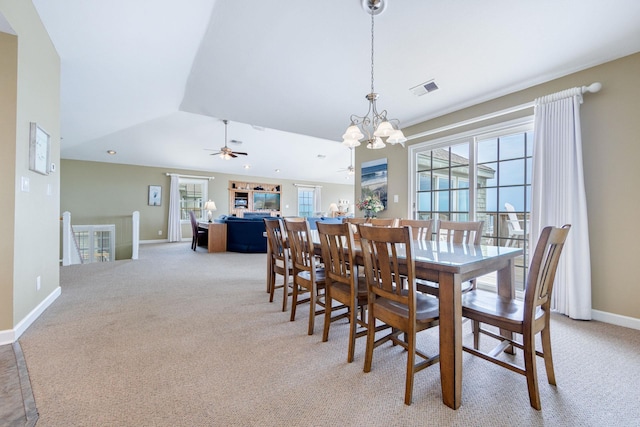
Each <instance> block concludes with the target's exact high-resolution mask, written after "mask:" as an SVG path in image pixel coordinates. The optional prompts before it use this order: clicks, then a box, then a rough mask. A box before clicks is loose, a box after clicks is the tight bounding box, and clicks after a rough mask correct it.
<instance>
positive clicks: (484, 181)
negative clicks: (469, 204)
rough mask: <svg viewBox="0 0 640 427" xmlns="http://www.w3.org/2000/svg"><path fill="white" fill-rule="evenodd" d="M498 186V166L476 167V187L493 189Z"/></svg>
mask: <svg viewBox="0 0 640 427" xmlns="http://www.w3.org/2000/svg"><path fill="white" fill-rule="evenodd" d="M496 185H498V164H497V163H487V164H485V165H478V187H495V186H496Z"/></svg>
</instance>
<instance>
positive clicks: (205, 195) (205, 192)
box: [178, 177, 209, 224]
mask: <svg viewBox="0 0 640 427" xmlns="http://www.w3.org/2000/svg"><path fill="white" fill-rule="evenodd" d="M183 184H201V185H202V206H201V207H200V212H201V214H200V216H199V217H198V216H197V215H196V219H197V220H202V221H205V220H206V219H207V218H206V212H205V210H204V204H205V202H206V201H207V200H209V179H207V178H187V177H178V192H179V191H180V188H181V187H182V185H183ZM183 200H184V199H183V198H182V194H180V223H181V224H186V223H190V222H191V220H190V218H189V217H188V216H187V218H186V219H184V218H182V212H183V211H184V210H185V209H187V208H186V207H185V208H183V207H182V206H183Z"/></svg>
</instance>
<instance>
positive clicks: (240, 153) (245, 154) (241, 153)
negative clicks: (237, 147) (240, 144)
mask: <svg viewBox="0 0 640 427" xmlns="http://www.w3.org/2000/svg"><path fill="white" fill-rule="evenodd" d="M232 153H233V154H239V155H241V156H248V154H247V153H243V152H242V151H232Z"/></svg>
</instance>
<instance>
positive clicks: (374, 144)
mask: <svg viewBox="0 0 640 427" xmlns="http://www.w3.org/2000/svg"><path fill="white" fill-rule="evenodd" d="M384 147H385V145H384V142H383V141H382V138H380V137H379V136H376V138H375V139H374V140H369V143H368V144H367V148H368V149H370V150H379V149H381V148H384Z"/></svg>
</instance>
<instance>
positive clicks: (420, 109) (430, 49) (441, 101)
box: [33, 0, 640, 183]
mask: <svg viewBox="0 0 640 427" xmlns="http://www.w3.org/2000/svg"><path fill="white" fill-rule="evenodd" d="M33 2H34V4H35V6H36V8H37V10H38V13H39V14H40V16H41V18H42V20H43V22H44V25H45V27H46V28H47V30H48V32H49V34H50V36H51V38H52V40H53V43H54V45H55V46H56V49H57V50H58V53H59V54H60V57H61V64H62V82H61V98H62V101H61V102H62V105H61V115H62V124H61V125H62V136H63V137H64V140H63V141H62V147H61V155H62V157H63V158H69V159H85V160H95V161H105V162H119V163H130V164H142V165H150V166H161V167H175V168H185V169H192V170H202V171H210V172H216V171H217V172H221V173H237V174H248V173H251V174H252V175H255V176H262V177H272V176H275V172H274V171H275V169H280V170H281V173H279V174H278V177H280V178H283V177H284V178H290V179H297V180H309V181H319V182H337V183H344V182H345V180H344V174H342V173H338V172H337V171H338V170H339V169H343V168H345V167H347V166H348V165H349V164H350V159H349V150H348V149H346V148H344V147H342V145H341V144H340V143H339V141H341V135H342V133H343V132H344V129H345V128H346V127H347V125H348V124H349V116H350V115H351V114H354V113H355V114H358V115H362V114H364V113H365V112H366V110H367V102H366V100H365V98H364V95H365V94H367V93H368V92H369V91H370V85H371V70H370V55H371V50H370V49H371V46H370V37H371V35H370V25H371V22H370V16H369V15H368V14H367V13H365V12H364V11H363V9H362V7H361V2H362V0H342V1H334V2H322V3H321V7H312V5H311V4H310V3H309V2H304V1H300V0H279V1H278V2H277V7H274V4H273V3H270V2H264V1H257V0H243V1H237V0H235V1H234V0H190V1H189V2H188V3H176V2H175V1H169V0H158V1H154V2H151V3H143V2H135V1H133V2H132V1H130V0H112V1H109V2H87V1H85V0H62V1H56V2H52V1H48V0H33ZM187 4H188V7H187ZM639 23H640V2H639V1H637V0H612V1H610V2H603V1H601V0H585V1H581V2H576V1H573V0H571V1H570V0H555V1H551V0H535V1H534V0H529V1H526V0H523V1H518V2H513V1H508V0H492V1H490V2H486V1H485V2H482V1H477V0H467V1H457V2H443V1H440V2H434V1H424V0H387V7H386V10H385V11H384V13H382V14H380V15H378V16H376V18H375V64H376V66H375V90H376V92H379V93H380V99H379V101H378V103H379V104H378V105H379V107H381V109H386V110H388V112H389V115H390V116H391V117H394V118H398V119H400V121H401V125H402V126H403V127H404V126H407V125H410V124H414V123H417V122H420V121H423V120H426V119H429V118H433V117H437V116H439V115H442V114H445V113H447V112H451V111H454V110H456V109H459V108H463V107H466V106H470V105H473V104H476V103H479V102H483V101H486V100H489V99H492V98H495V97H498V96H502V95H505V94H508V93H511V92H514V91H516V90H520V89H524V88H526V87H529V86H532V85H535V84H539V83H543V82H545V81H548V80H551V79H553V78H557V77H560V76H563V75H566V74H569V73H572V72H575V71H579V70H581V69H585V68H588V67H591V66H594V65H598V64H600V63H603V62H607V61H610V60H613V59H616V58H619V57H622V56H625V55H629V54H632V53H635V52H638V51H640V25H639ZM425 78H428V79H435V81H436V82H437V84H438V86H439V89H438V90H437V91H434V92H432V93H429V94H428V96H415V95H414V94H413V93H412V91H411V90H410V89H411V88H413V87H415V86H417V85H419V84H421V83H422V82H425ZM587 83H590V82H585V84H587ZM222 118H224V119H229V120H230V125H229V139H230V140H231V139H237V140H240V141H243V144H242V150H241V151H246V152H248V153H249V156H247V157H246V158H243V159H242V160H238V159H235V162H234V161H223V160H221V159H219V158H216V157H215V156H209V155H208V153H207V152H206V151H205V150H204V149H205V148H209V149H216V148H220V147H222V146H223V145H224V129H223V125H222V122H221V120H220V119H222ZM261 128H264V130H260V129H261ZM108 149H113V150H116V151H117V152H118V154H117V155H115V156H109V155H107V154H106V150H108ZM386 150H402V148H401V147H399V146H393V147H388V148H386ZM319 154H322V155H324V156H326V157H325V158H324V159H322V158H319V157H318V155H319ZM381 156H384V154H381ZM243 157H244V156H243ZM247 163H249V164H251V169H249V170H245V169H244V168H243V166H244V164H247Z"/></svg>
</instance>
